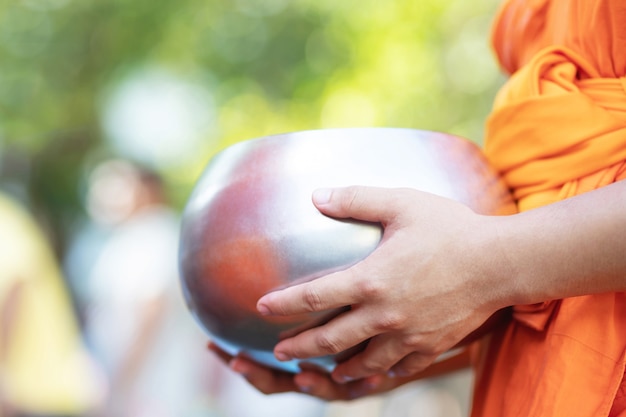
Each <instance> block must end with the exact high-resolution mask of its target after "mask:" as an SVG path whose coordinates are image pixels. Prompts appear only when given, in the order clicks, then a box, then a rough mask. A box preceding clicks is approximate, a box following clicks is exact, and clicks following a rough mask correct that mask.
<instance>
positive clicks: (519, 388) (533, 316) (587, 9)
mask: <svg viewBox="0 0 626 417" xmlns="http://www.w3.org/2000/svg"><path fill="white" fill-rule="evenodd" d="M493 43H494V48H495V51H496V53H497V56H498V59H499V60H500V63H501V65H502V67H503V68H504V69H505V70H506V71H507V72H508V73H510V74H511V78H510V79H509V81H508V83H507V84H506V85H505V86H504V87H503V88H502V90H501V91H500V93H499V94H498V96H497V98H496V101H495V103H494V109H493V112H492V114H491V115H490V118H489V119H488V121H487V135H486V139H485V153H486V155H487V157H488V158H489V159H490V161H491V162H492V164H493V165H494V166H495V167H496V168H497V169H498V170H499V171H500V172H501V174H502V175H503V177H504V179H505V180H506V181H507V183H508V184H509V186H510V187H511V189H512V191H513V193H514V196H515V197H516V199H517V201H518V207H519V209H520V210H522V211H523V210H529V209H533V208H536V207H540V206H542V205H546V204H549V203H553V202H556V201H559V200H562V199H565V198H568V197H571V196H574V195H577V194H580V193H583V192H587V191H590V190H593V189H596V188H599V187H602V186H605V185H608V184H610V183H613V182H615V181H620V180H622V179H626V1H623V0H595V1H592V0H510V1H508V2H505V4H503V6H502V8H501V10H500V13H499V15H498V16H497V19H496V21H495V22H494V27H493ZM625 364H626V294H625V293H612V294H602V295H593V296H584V297H576V298H571V299H564V300H557V301H551V302H545V303H542V304H536V305H527V306H516V307H514V320H513V321H512V323H511V324H510V325H509V326H508V327H507V328H506V329H504V330H502V331H500V332H497V333H495V334H494V335H493V336H492V337H491V339H490V340H488V341H486V342H485V343H484V345H483V346H482V349H481V350H480V354H479V355H477V358H476V367H477V378H476V388H475V394H474V406H473V414H472V415H473V417H479V416H490V417H491V416H498V417H507V416H589V417H591V416H593V417H599V416H611V417H616V416H622V417H623V416H626V383H624V371H625Z"/></svg>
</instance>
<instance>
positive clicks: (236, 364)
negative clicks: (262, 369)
mask: <svg viewBox="0 0 626 417" xmlns="http://www.w3.org/2000/svg"><path fill="white" fill-rule="evenodd" d="M228 365H229V366H230V369H232V370H233V372H235V373H238V374H239V375H243V376H246V375H247V374H248V369H247V368H246V366H245V365H244V364H242V363H241V361H238V360H237V358H235V359H233V360H231V361H230V363H229V364H228Z"/></svg>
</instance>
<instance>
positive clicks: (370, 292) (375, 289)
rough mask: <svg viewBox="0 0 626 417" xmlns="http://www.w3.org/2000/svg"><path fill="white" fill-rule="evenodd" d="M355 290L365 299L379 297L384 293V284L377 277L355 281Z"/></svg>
mask: <svg viewBox="0 0 626 417" xmlns="http://www.w3.org/2000/svg"><path fill="white" fill-rule="evenodd" d="M356 285H357V292H358V293H359V294H361V295H362V297H363V298H364V299H366V300H376V299H380V298H381V296H383V295H384V294H385V292H386V291H385V286H384V285H383V284H382V283H381V282H380V281H379V280H377V279H362V280H358V281H357V284H356Z"/></svg>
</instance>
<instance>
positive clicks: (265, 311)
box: [256, 304, 272, 316]
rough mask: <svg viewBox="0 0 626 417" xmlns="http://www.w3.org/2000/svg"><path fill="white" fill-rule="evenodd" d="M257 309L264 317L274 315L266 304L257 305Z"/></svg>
mask: <svg viewBox="0 0 626 417" xmlns="http://www.w3.org/2000/svg"><path fill="white" fill-rule="evenodd" d="M256 309H257V311H258V312H259V313H261V315H262V316H269V315H270V314H272V312H271V311H270V309H269V307H268V306H266V305H265V304H257V306H256Z"/></svg>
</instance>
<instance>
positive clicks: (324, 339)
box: [316, 333, 342, 354]
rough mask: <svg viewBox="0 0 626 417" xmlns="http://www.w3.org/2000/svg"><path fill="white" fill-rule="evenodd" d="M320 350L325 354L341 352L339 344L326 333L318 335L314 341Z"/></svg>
mask: <svg viewBox="0 0 626 417" xmlns="http://www.w3.org/2000/svg"><path fill="white" fill-rule="evenodd" d="M316 343H317V346H318V347H319V349H320V350H322V351H323V352H325V353H327V354H335V353H339V352H341V351H342V348H341V343H340V342H339V340H337V339H335V338H334V337H333V336H332V335H329V334H328V333H323V334H320V335H319V336H318V337H317V340H316Z"/></svg>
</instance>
